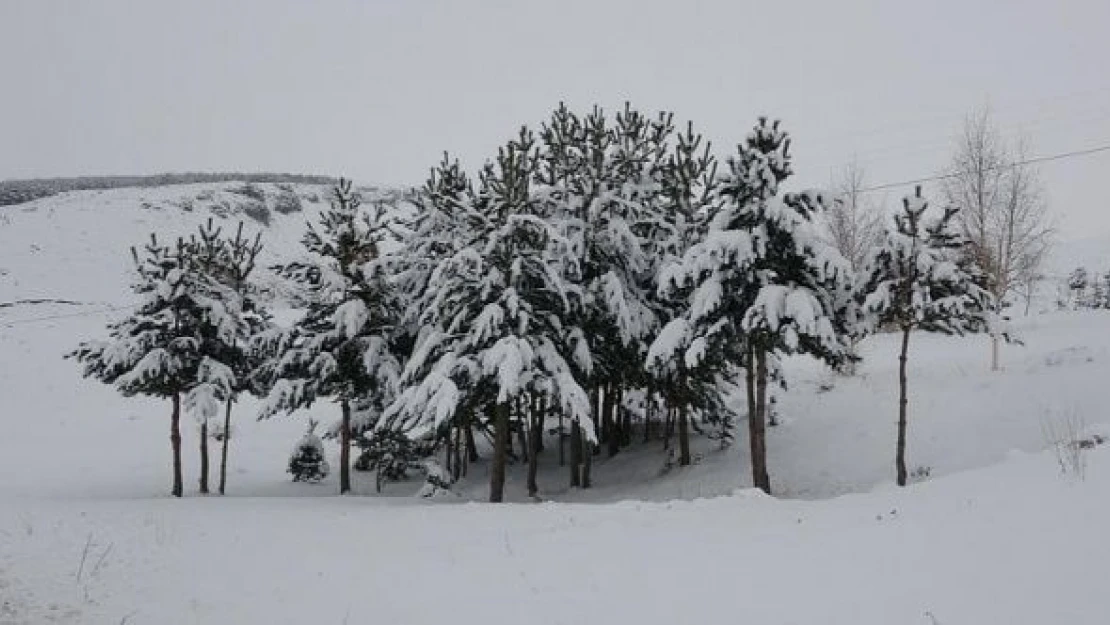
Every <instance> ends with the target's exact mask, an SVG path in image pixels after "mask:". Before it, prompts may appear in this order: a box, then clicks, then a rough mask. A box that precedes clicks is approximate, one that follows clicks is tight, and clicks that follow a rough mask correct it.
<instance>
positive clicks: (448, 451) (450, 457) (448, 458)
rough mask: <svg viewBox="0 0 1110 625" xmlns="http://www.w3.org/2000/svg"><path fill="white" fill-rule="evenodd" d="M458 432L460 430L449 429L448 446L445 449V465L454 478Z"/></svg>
mask: <svg viewBox="0 0 1110 625" xmlns="http://www.w3.org/2000/svg"><path fill="white" fill-rule="evenodd" d="M458 431H459V429H458V428H452V427H448V428H447V445H445V446H444V448H443V452H444V453H443V456H444V458H443V463H444V465H446V469H447V473H448V474H449V475H452V476H454V475H455V463H454V459H455V458H454V456H455V438H456V437H455V432H458Z"/></svg>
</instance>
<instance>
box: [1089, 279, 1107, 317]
mask: <svg viewBox="0 0 1110 625" xmlns="http://www.w3.org/2000/svg"><path fill="white" fill-rule="evenodd" d="M1092 282H1093V284H1092V286H1091V308H1110V272H1107V273H1105V274H1103V275H1101V276H1096V277H1095V279H1094V280H1092Z"/></svg>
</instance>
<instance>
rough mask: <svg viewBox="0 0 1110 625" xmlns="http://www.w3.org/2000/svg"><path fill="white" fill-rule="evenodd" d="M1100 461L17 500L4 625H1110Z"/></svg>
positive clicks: (1, 549) (4, 522) (1106, 479)
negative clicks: (529, 497)
mask: <svg viewBox="0 0 1110 625" xmlns="http://www.w3.org/2000/svg"><path fill="white" fill-rule="evenodd" d="M1089 460H1090V466H1089V469H1088V477H1087V479H1086V481H1076V480H1072V479H1069V478H1067V477H1066V476H1061V475H1060V473H1059V470H1058V468H1057V466H1056V464H1055V461H1054V459H1053V458H1052V457H1050V456H1049V455H1044V454H1042V455H1036V456H1022V457H1013V458H1011V459H1010V460H1008V461H1007V462H1006V463H1004V464H1002V465H1000V466H997V467H993V468H990V469H985V470H980V471H976V472H972V473H967V474H963V475H960V476H956V477H950V478H945V479H942V480H938V481H936V482H933V483H927V484H920V485H917V486H913V487H911V488H908V489H906V490H903V491H896V490H894V489H892V488H887V489H882V490H880V491H878V492H873V493H870V494H866V495H852V496H846V497H842V498H839V499H835V500H829V501H823V502H803V501H781V500H773V499H770V498H768V497H765V496H762V495H759V494H757V492H756V491H750V490H747V491H741V492H738V493H736V494H734V495H733V496H729V497H721V498H717V499H711V500H695V501H689V502H674V503H633V502H622V503H617V504H613V505H607V506H585V505H567V504H540V505H507V506H498V507H494V506H484V505H476V504H466V505H445V506H432V507H429V506H425V505H401V506H398V505H384V504H383V503H382V502H383V500H374V499H369V498H346V499H339V498H330V499H319V500H314V501H312V503H311V504H309V503H308V501H307V500H303V499H301V500H297V499H249V498H243V499H225V500H218V499H196V498H195V499H185V500H181V501H170V500H167V499H158V500H141V499H140V500H88V501H41V500H40V501H22V502H19V505H18V506H6V507H5V508H4V511H3V513H0V554H2V555H0V590H2V591H3V596H4V598H5V599H4V601H5V602H4V603H3V606H2V607H0V622H5V623H40V622H53V621H56V622H75V623H77V622H80V623H119V622H127V623H159V624H165V625H169V624H173V623H304V622H309V623H348V622H349V623H369V622H375V623H411V624H417V623H448V622H454V623H468V622H479V621H480V622H483V623H522V622H526V623H574V622H582V621H583V620H592V619H602V620H606V621H609V622H622V623H639V624H649V623H668V624H673V623H822V624H830V623H845V624H852V625H868V624H875V625H890V624H891V623H898V624H903V623H904V624H914V623H921V624H924V625H931V624H932V623H934V622H935V623H941V624H945V625H947V624H960V623H1008V624H1012V625H1021V624H1043V623H1068V624H1070V625H1076V624H1082V623H1105V622H1106V618H1107V615H1106V608H1105V606H1104V605H1103V603H1104V594H1105V572H1106V568H1107V562H1108V558H1110V543H1107V542H1106V540H1105V531H1106V527H1107V525H1108V524H1110V499H1107V497H1106V492H1107V489H1108V488H1110V453H1107V452H1106V451H1105V449H1097V450H1095V451H1093V452H1090V453H1089ZM86 545H87V546H88V548H87V551H86ZM82 561H83V565H82ZM123 619H126V621H124V620H123Z"/></svg>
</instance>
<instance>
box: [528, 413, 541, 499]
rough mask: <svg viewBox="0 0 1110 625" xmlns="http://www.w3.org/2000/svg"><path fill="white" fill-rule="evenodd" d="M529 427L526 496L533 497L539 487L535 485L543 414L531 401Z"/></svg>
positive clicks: (538, 465)
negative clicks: (531, 408) (529, 444)
mask: <svg viewBox="0 0 1110 625" xmlns="http://www.w3.org/2000/svg"><path fill="white" fill-rule="evenodd" d="M532 404H533V408H534V410H533V412H532V415H531V427H530V432H529V435H528V442H530V443H531V448H530V449H529V454H528V496H529V497H535V496H536V494H537V493H538V492H539V490H540V487H539V485H538V484H537V483H536V472H537V471H538V470H539V467H540V439H541V438H543V413H542V412H541V411H540V410H539V401H533V402H532Z"/></svg>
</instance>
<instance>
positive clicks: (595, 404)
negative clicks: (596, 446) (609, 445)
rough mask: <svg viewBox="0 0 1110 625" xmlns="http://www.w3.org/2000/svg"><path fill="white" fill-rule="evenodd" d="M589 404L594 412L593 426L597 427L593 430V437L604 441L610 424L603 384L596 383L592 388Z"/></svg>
mask: <svg viewBox="0 0 1110 625" xmlns="http://www.w3.org/2000/svg"><path fill="white" fill-rule="evenodd" d="M590 400H591V401H590V405H591V407H592V409H593V412H594V424H595V425H594V427H595V428H598V429H596V430H595V431H594V437H595V438H596V439H597V441H598V442H599V443H604V442H606V441H608V440H609V430H610V429H611V428H612V424H611V423H610V422H609V411H608V410H607V409H606V408H607V407H608V393H606V392H605V389H604V385H601V384H599V385H597V386H595V387H594V388H593V392H592V393H591V394H590Z"/></svg>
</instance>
